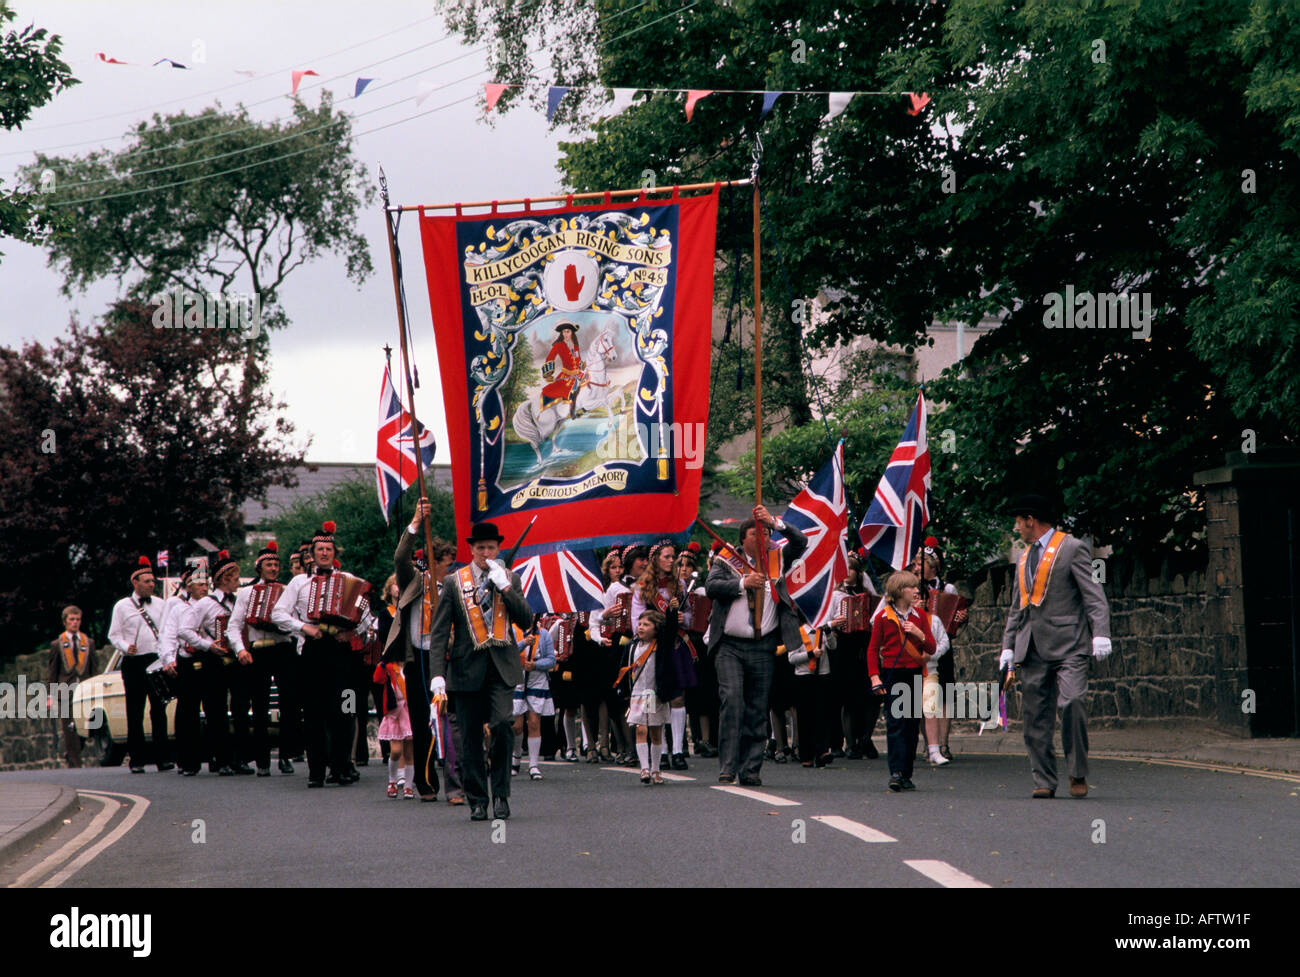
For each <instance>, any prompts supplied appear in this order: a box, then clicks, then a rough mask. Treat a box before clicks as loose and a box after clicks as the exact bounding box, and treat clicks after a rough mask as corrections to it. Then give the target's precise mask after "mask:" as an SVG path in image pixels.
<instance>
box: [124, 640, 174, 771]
mask: <svg viewBox="0 0 1300 977" xmlns="http://www.w3.org/2000/svg"><path fill="white" fill-rule="evenodd" d="M157 660H158V656H157V655H154V654H149V655H123V656H122V688H123V690H124V691H125V692H126V748H127V752H129V753H130V754H131V766H133V767H143V766H144V755H145V742H144V703H145V699H146V698H147V699H148V700H149V722H150V724H151V725H152V727H153V730H152V732H153V760H154V762H155V763H168V762H170V761H171V751H170V750H169V749H168V744H167V704H166V703H165V702H163V701H162V699H160V698H158V693H156V692H155V691H154V690H153V688H152V687H151V686H150V685H149V680H148V678H146V677H145V674H144V670H145V669H146V668H148V667H149V666H150V665H152V664H153V663H154V662H155V661H157Z"/></svg>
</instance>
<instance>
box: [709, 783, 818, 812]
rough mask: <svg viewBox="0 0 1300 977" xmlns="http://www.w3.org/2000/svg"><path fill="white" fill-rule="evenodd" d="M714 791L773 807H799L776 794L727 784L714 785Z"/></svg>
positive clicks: (797, 804)
mask: <svg viewBox="0 0 1300 977" xmlns="http://www.w3.org/2000/svg"><path fill="white" fill-rule="evenodd" d="M713 789H714V790H720V791H722V792H723V793H724V794H735V795H736V796H737V797H748V798H749V799H750V800H751V801H762V802H763V803H764V804H771V805H772V806H773V807H800V806H801V802H800V801H792V800H790V799H789V798H788V797H779V796H777V795H776V794H769V793H767V792H766V791H762V790H751V789H750V788H748V787H732V786H730V785H728V784H714V785H713Z"/></svg>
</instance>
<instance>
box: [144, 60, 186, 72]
mask: <svg viewBox="0 0 1300 977" xmlns="http://www.w3.org/2000/svg"><path fill="white" fill-rule="evenodd" d="M164 61H166V62H167V63H168V64H169V65H171V66H172V67H173V68H184V69H185V70H186V71H189V70H190V69H189V68H187V67H186V66H185V65H183V64H181V63H180V62H179V61H173V60H172V59H171V58H159V59H158V60H157V61H155V62H154V63H153V65H152V66H151V67H154V68H156V67H158V66H159V65H160V64H162V63H163V62H164Z"/></svg>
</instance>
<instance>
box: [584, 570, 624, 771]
mask: <svg viewBox="0 0 1300 977" xmlns="http://www.w3.org/2000/svg"><path fill="white" fill-rule="evenodd" d="M600 573H601V577H602V579H603V580H604V583H605V598H604V607H603V608H602V609H601V610H599V611H592V612H591V616H590V617H589V618H588V619H587V622H588V623H587V634H588V635H589V637H590V639H591V642H590V646H589V648H588V649H587V650H588V653H589V656H590V657H589V658H588V659H587V661H585V662H584V663H583V664H584V665H585V666H586V667H584V668H583V669H582V673H583V676H584V678H585V680H586V681H585V683H584V688H583V702H582V717H583V726H584V729H585V731H586V734H587V762H588V763H601V762H604V763H612V762H613V760H614V757H613V756H612V755H611V754H610V752H609V720H610V706H609V695H608V693H609V689H610V684H611V683H612V682H613V680H614V674H615V670H611V669H610V667H609V660H610V657H611V656H610V650H611V649H615V650H616V649H617V645H616V644H615V643H614V642H615V640H616V639H611V638H607V637H605V636H604V634H603V633H602V630H601V628H602V624H603V621H604V616H605V612H606V611H608V610H610V609H611V608H612V607H613V606H614V598H616V597H617V596H618V594H619V593H620V592H621V591H622V590H623V589H625V588H624V587H623V584H622V582H621V581H622V578H623V556H622V551H621V550H620V549H619V548H618V547H617V546H615V547H614V548H613V549H611V550H610V551H609V552H608V553H606V554H605V558H604V559H603V560H602V561H601V563H600Z"/></svg>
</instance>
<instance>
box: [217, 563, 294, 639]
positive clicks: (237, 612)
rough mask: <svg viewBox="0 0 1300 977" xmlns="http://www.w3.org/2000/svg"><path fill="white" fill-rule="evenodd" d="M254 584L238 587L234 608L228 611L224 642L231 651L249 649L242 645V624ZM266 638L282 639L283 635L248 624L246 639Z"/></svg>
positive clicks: (246, 613)
mask: <svg viewBox="0 0 1300 977" xmlns="http://www.w3.org/2000/svg"><path fill="white" fill-rule="evenodd" d="M259 582H260V581H259ZM255 586H257V584H249V585H248V586H247V587H240V588H239V593H237V594H236V595H235V609H234V610H233V611H231V612H230V621H229V623H227V624H226V644H227V646H229V648H230V650H231V651H233V652H236V653H238V652H241V651H248V650H249V649H247V648H245V647H244V626H245V622H246V621H247V620H248V605H249V602H250V601H252V599H253V588H254V587H255ZM268 638H280V639H283V638H284V635H283V634H282V633H280V632H279V631H266V630H264V629H262V628H258V627H254V626H253V625H251V624H250V625H248V640H249V641H250V642H258V641H265V640H266V639H268Z"/></svg>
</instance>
